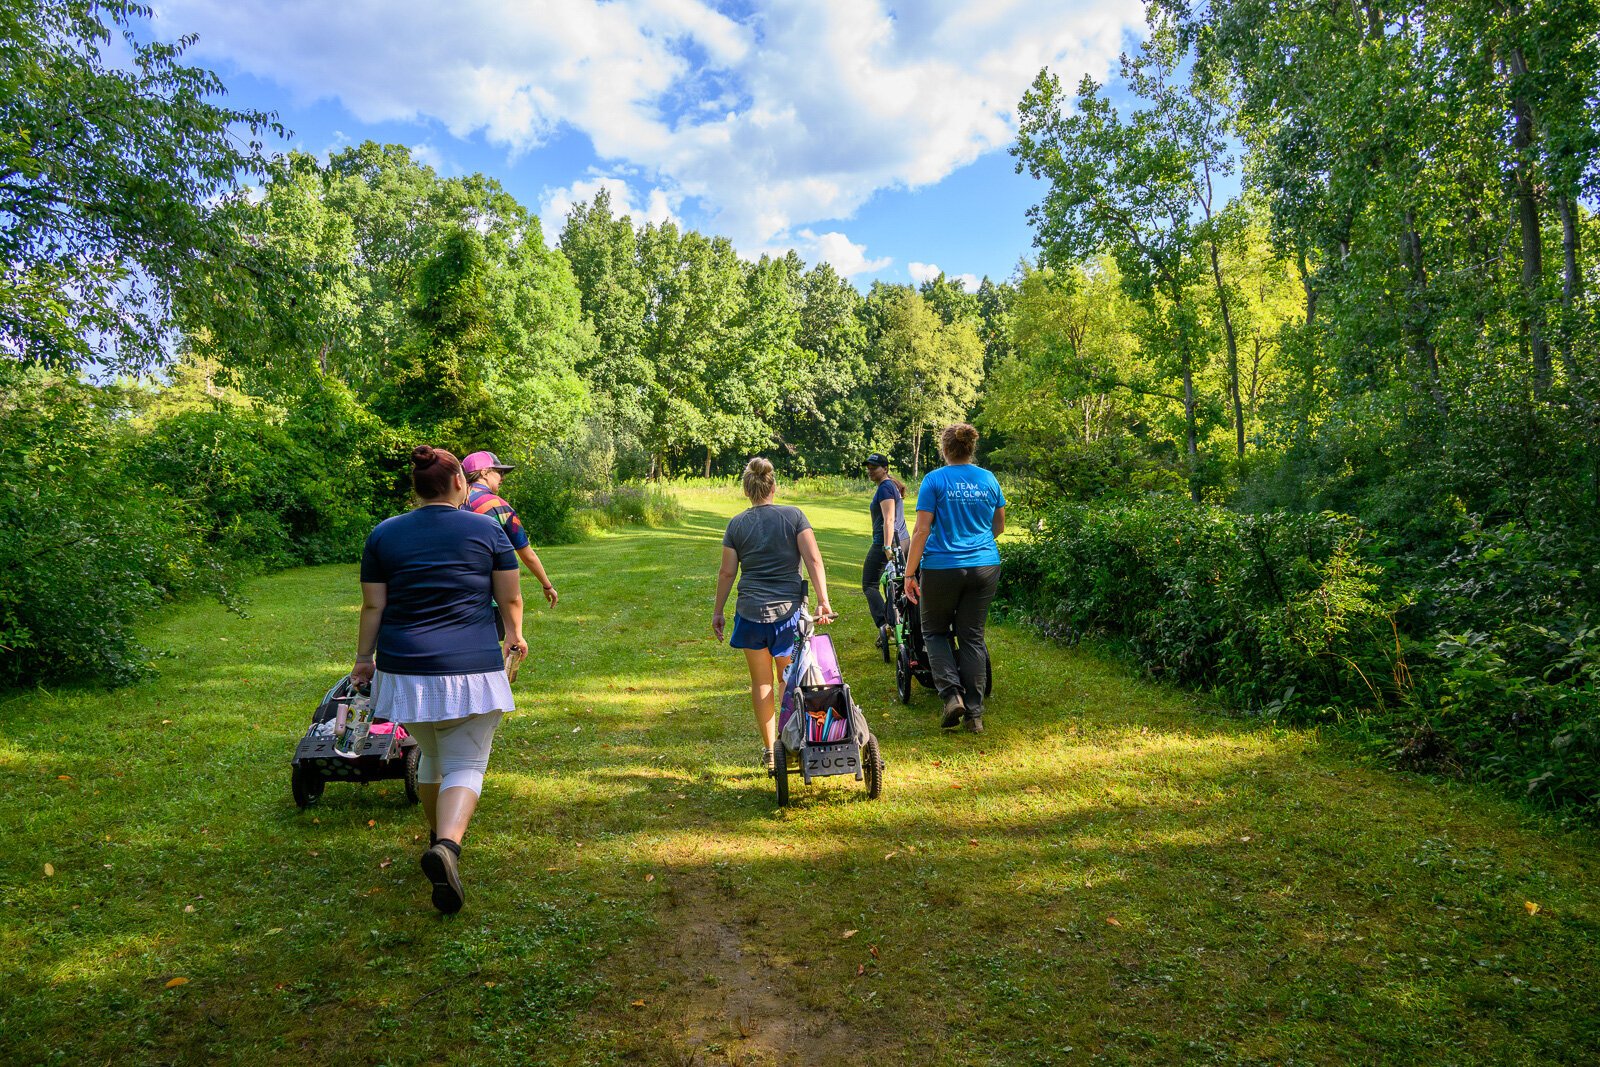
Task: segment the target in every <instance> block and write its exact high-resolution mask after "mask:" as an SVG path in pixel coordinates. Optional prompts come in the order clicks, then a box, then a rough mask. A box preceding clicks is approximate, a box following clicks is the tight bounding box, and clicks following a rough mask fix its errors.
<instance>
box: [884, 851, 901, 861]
mask: <svg viewBox="0 0 1600 1067" xmlns="http://www.w3.org/2000/svg"><path fill="white" fill-rule="evenodd" d="M898 855H900V853H898V852H890V853H887V854H885V855H884V857H883V858H884V859H886V860H892V859H894V858H895V857H896V856H898Z"/></svg>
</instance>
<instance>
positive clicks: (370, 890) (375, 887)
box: [361, 885, 383, 897]
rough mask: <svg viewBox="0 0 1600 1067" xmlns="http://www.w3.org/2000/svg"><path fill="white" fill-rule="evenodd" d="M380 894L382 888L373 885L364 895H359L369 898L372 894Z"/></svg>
mask: <svg viewBox="0 0 1600 1067" xmlns="http://www.w3.org/2000/svg"><path fill="white" fill-rule="evenodd" d="M381 892H383V887H382V886H378V885H375V886H373V887H372V888H371V889H369V890H367V891H366V892H365V893H362V894H361V895H362V896H364V897H370V896H372V895H373V894H374V893H381Z"/></svg>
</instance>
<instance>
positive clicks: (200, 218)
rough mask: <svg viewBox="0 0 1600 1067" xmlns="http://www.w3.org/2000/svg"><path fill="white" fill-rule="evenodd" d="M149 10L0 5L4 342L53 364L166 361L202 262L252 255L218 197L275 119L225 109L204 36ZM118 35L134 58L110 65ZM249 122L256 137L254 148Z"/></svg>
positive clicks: (61, 2)
mask: <svg viewBox="0 0 1600 1067" xmlns="http://www.w3.org/2000/svg"><path fill="white" fill-rule="evenodd" d="M148 15H149V9H148V8H145V7H142V6H139V5H137V4H131V3H122V2H116V0H110V2H103V3H93V2H88V0H54V2H48V0H4V2H3V3H0V350H3V352H4V353H5V355H6V356H8V357H10V358H12V359H18V360H22V361H25V362H29V363H37V364H44V365H47V366H55V367H83V366H86V365H89V364H91V363H94V362H99V363H102V364H105V365H109V366H113V367H116V368H119V369H130V370H138V369H141V368H145V367H150V366H153V365H156V364H160V363H163V362H165V360H166V357H167V354H168V351H169V346H170V341H171V330H170V326H171V322H170V312H171V308H172V305H173V303H174V301H175V300H178V299H180V298H181V297H182V295H183V294H184V292H185V291H186V289H188V288H189V287H190V286H191V284H192V283H191V278H192V277H193V275H194V268H195V266H196V265H197V264H205V263H232V262H242V261H247V260H248V258H249V256H248V249H247V247H246V246H244V245H242V244H241V243H240V242H238V241H237V240H236V239H235V235H234V234H232V233H231V232H230V231H229V230H228V229H227V228H226V227H224V226H221V225H219V224H218V219H217V214H216V212H215V211H213V209H212V208H211V207H210V206H209V205H210V204H211V203H212V202H213V200H214V198H216V197H219V196H221V195H224V194H226V193H227V192H228V191H229V190H231V189H233V188H234V187H235V182H236V180H237V178H238V176H239V175H240V174H242V173H248V172H250V171H253V170H255V169H257V168H259V166H260V165H261V144H260V143H259V139H260V138H261V137H263V136H265V135H266V134H267V133H269V132H275V133H278V134H280V135H281V134H282V132H283V131H282V128H281V127H280V126H278V124H277V123H276V121H275V119H274V116H272V115H270V114H266V113H263V112H258V111H248V110H238V109H233V108H227V107H222V106H219V105H218V104H217V103H215V102H214V98H215V97H218V96H220V95H221V94H222V93H223V87H222V83H221V82H220V81H219V80H218V79H217V77H216V75H214V74H212V73H211V72H209V71H206V70H201V69H199V68H197V67H191V66H187V65H185V64H184V63H183V61H182V60H183V55H184V52H185V51H186V50H187V49H188V47H189V46H190V45H191V44H192V43H193V38H190V37H185V38H182V39H180V40H179V41H178V42H177V43H175V44H163V43H159V42H145V41H141V40H139V39H138V38H137V36H135V34H134V33H133V31H132V24H133V22H134V21H135V20H136V19H140V18H143V17H146V16H148ZM113 34H117V35H120V36H121V37H122V39H123V41H124V42H125V44H126V47H127V49H128V51H129V52H130V53H131V54H130V55H129V56H128V59H127V61H126V62H123V63H112V62H111V61H109V60H108V58H107V55H106V52H107V50H108V49H109V48H110V46H111V42H112V35H113ZM235 130H242V131H244V132H245V133H246V134H247V140H246V141H245V142H244V143H243V144H241V143H240V142H239V141H238V140H237V135H236V133H235V132H234V131H235Z"/></svg>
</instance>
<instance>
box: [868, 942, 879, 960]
mask: <svg viewBox="0 0 1600 1067" xmlns="http://www.w3.org/2000/svg"><path fill="white" fill-rule="evenodd" d="M867 951H868V952H870V953H872V958H873V959H877V958H878V946H877V945H868V946H867Z"/></svg>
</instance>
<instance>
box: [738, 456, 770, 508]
mask: <svg viewBox="0 0 1600 1067" xmlns="http://www.w3.org/2000/svg"><path fill="white" fill-rule="evenodd" d="M777 487H778V480H777V478H775V477H773V474H772V461H771V460H770V459H766V458H764V457H762V456H756V457H755V458H754V459H752V460H751V461H750V462H749V463H746V464H745V465H744V495H745V496H747V497H749V498H750V503H752V504H755V503H758V502H760V501H762V500H765V499H767V497H769V496H771V495H772V491H773V490H774V489H776V488H777Z"/></svg>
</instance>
